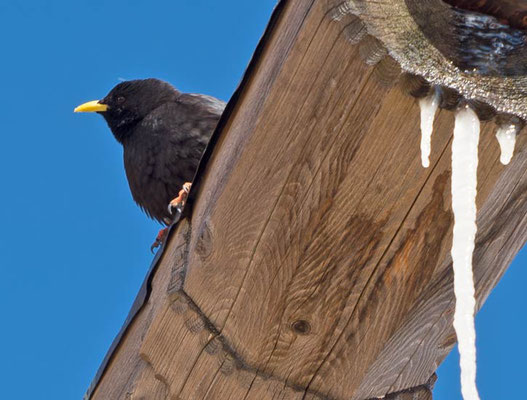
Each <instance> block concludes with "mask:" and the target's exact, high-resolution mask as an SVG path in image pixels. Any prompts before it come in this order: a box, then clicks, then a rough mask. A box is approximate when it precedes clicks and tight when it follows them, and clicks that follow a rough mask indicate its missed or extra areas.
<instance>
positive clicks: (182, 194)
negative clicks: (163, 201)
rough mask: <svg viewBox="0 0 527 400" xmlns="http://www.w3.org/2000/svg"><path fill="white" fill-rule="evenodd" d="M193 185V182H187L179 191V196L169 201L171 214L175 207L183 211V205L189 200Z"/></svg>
mask: <svg viewBox="0 0 527 400" xmlns="http://www.w3.org/2000/svg"><path fill="white" fill-rule="evenodd" d="M191 186H192V183H190V182H186V183H185V184H184V185H183V189H181V190H180V191H179V194H178V197H176V198H175V199H174V200H172V201H171V202H170V203H168V213H169V214H170V215H173V210H174V209H175V210H177V211H179V212H180V213H181V212H182V211H183V207H184V206H185V203H186V201H187V197H188V194H189V192H190V188H191Z"/></svg>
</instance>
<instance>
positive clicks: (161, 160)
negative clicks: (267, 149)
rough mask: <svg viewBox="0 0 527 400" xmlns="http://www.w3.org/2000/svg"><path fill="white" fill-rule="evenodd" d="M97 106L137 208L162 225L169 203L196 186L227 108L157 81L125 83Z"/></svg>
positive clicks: (222, 103) (213, 99)
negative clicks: (194, 182)
mask: <svg viewBox="0 0 527 400" xmlns="http://www.w3.org/2000/svg"><path fill="white" fill-rule="evenodd" d="M98 103H100V104H102V105H106V106H107V109H106V110H105V111H98V112H100V113H101V115H102V116H103V117H104V119H105V120H106V122H107V123H108V126H109V127H110V129H111V131H112V133H113V134H114V136H115V138H116V139H117V141H119V142H120V143H121V144H122V145H123V149H124V166H125V170H126V176H127V178H128V183H129V185H130V190H131V192H132V196H133V198H134V200H135V201H136V202H137V204H138V205H139V206H140V207H141V208H142V209H143V210H144V211H145V212H146V213H147V214H148V215H149V216H150V217H151V218H154V219H156V220H158V221H160V222H161V223H163V222H165V220H166V218H170V215H169V212H168V210H167V205H168V204H169V202H170V201H171V200H172V199H174V198H175V197H177V196H178V192H179V191H180V190H181V187H182V185H183V184H184V183H185V182H190V181H192V179H193V177H194V173H195V172H196V169H197V167H198V163H199V160H200V158H201V155H202V153H203V151H204V150H205V147H206V145H207V143H208V141H209V139H210V136H211V135H212V132H213V131H214V129H215V127H216V125H217V123H218V120H219V118H220V116H221V114H222V112H223V109H224V107H225V103H224V102H222V101H220V100H217V99H215V98H213V97H210V96H205V95H200V94H188V93H181V92H179V91H178V90H176V89H175V88H174V87H172V86H171V85H170V84H168V83H166V82H163V81H160V80H158V79H144V80H133V81H127V82H122V83H120V84H118V85H117V86H115V87H114V88H113V89H112V90H111V91H110V93H108V95H107V96H106V97H105V98H104V99H102V100H100V101H99V102H98Z"/></svg>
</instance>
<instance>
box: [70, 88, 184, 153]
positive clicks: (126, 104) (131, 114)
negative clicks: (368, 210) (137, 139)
mask: <svg viewBox="0 0 527 400" xmlns="http://www.w3.org/2000/svg"><path fill="white" fill-rule="evenodd" d="M178 96H179V92H178V91H177V90H176V89H175V88H174V87H173V86H172V85H170V84H169V83H167V82H163V81H161V80H159V79H153V78H150V79H137V80H133V81H125V82H121V83H119V84H118V85H117V86H115V87H114V88H113V89H112V90H110V92H109V93H108V94H107V95H106V97H104V98H103V99H101V100H94V101H89V102H87V103H84V104H82V105H80V106H78V107H77V108H75V110H74V111H75V112H96V113H99V114H101V115H102V116H103V117H104V119H105V120H106V122H107V123H108V126H109V127H110V129H111V131H112V132H113V134H114V136H115V138H116V139H117V140H118V141H119V142H121V143H122V142H123V140H125V139H126V137H128V136H129V135H130V134H131V133H132V132H133V128H134V127H135V125H137V124H138V123H139V122H140V121H141V120H142V119H143V118H144V117H146V116H147V115H148V114H149V113H150V112H151V111H153V110H155V109H156V108H158V107H159V106H161V105H163V104H165V103H169V102H173V101H175V100H176V99H177V97H178Z"/></svg>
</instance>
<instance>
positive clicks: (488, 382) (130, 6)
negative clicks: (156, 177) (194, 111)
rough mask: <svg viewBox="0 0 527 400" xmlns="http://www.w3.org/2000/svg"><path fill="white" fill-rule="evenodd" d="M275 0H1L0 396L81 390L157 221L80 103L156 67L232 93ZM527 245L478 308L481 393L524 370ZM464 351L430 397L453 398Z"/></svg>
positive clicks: (504, 391)
mask: <svg viewBox="0 0 527 400" xmlns="http://www.w3.org/2000/svg"><path fill="white" fill-rule="evenodd" d="M273 6H274V0H259V1H247V0H231V1H224V2H215V1H209V0H192V1H190V0H171V1H168V0H167V1H151V2H148V3H146V2H144V1H139V0H135V1H132V0H130V1H122V0H113V1H107V2H74V1H65V0H55V1H53V0H50V1H43V0H39V1H36V0H33V1H22V0H5V1H2V2H1V3H0V36H1V37H2V40H1V42H2V52H3V57H2V62H1V63H0V74H1V75H0V76H2V78H3V79H2V84H1V96H0V110H1V115H2V133H1V135H2V139H3V143H2V146H0V178H1V182H2V186H1V187H2V196H1V200H0V201H1V204H2V207H0V221H1V223H0V274H1V279H0V307H1V311H2V319H3V325H2V326H3V329H1V330H0V343H2V344H3V350H2V361H3V362H2V363H1V365H0V382H2V395H1V398H2V399H37V398H38V399H53V400H62V399H75V398H80V397H81V396H82V395H83V393H84V391H85V390H86V388H87V387H88V385H89V383H90V381H91V379H92V377H93V376H94V374H95V371H96V369H97V367H98V365H99V363H100V362H101V360H102V358H103V356H104V354H105V353H106V350H107V349H108V347H109V345H110V343H111V341H112V339H113V337H114V336H115V334H116V333H117V331H118V330H119V328H120V326H121V324H122V322H123V321H124V318H125V316H126V314H127V312H128V310H129V308H130V305H131V303H132V301H133V298H134V297H135V294H136V292H137V290H138V288H139V286H140V284H141V282H142V280H143V277H144V274H145V272H146V270H147V268H148V266H149V264H150V261H151V259H152V256H151V254H150V252H149V249H148V247H149V244H150V243H151V241H152V239H153V237H154V236H155V234H156V233H157V230H158V229H159V226H158V225H156V224H155V223H154V222H152V221H150V220H148V219H147V218H146V217H145V215H143V214H142V213H141V212H140V210H139V209H138V208H137V207H136V206H135V204H134V203H133V201H132V199H131V197H130V194H129V189H128V186H127V183H126V179H125V175H124V170H123V166H122V153H121V148H120V146H119V145H118V144H117V143H116V142H115V140H114V139H113V137H112V135H111V134H110V132H109V130H108V129H107V127H106V125H105V123H104V121H103V119H102V118H100V117H97V116H94V115H78V114H77V115H76V114H73V113H72V110H73V107H74V106H76V105H78V104H79V103H81V102H84V101H87V100H92V99H95V98H98V97H102V96H103V95H104V94H106V93H107V91H108V90H109V89H110V88H112V87H113V86H114V85H115V84H117V83H118V81H119V79H133V78H142V77H158V78H162V79H165V80H168V81H170V82H172V83H173V84H174V85H175V86H177V87H178V88H179V89H181V90H183V91H192V92H199V93H207V94H211V95H214V96H216V97H219V98H222V99H224V100H228V99H229V97H230V95H231V94H232V92H233V90H234V88H235V87H236V85H237V83H238V81H239V80H240V78H241V76H242V73H243V71H244V69H245V66H246V64H247V62H248V60H249V58H250V56H251V54H252V52H253V50H254V48H255V46H256V43H257V41H258V39H259V37H260V35H261V33H262V32H263V29H264V27H265V25H266V22H267V20H268V18H269V15H270V13H271V10H272V7H273ZM28 244H29V246H28ZM526 260H527V254H525V252H524V254H523V255H522V256H520V257H519V258H518V259H517V260H516V262H515V263H514V265H513V266H512V267H511V269H510V270H509V272H508V273H507V275H506V276H505V278H504V280H503V282H502V283H501V284H500V286H499V287H498V289H497V290H496V291H495V292H494V293H493V295H492V296H491V297H490V299H489V301H488V303H487V305H486V306H485V308H484V309H483V311H482V312H481V314H480V316H479V318H478V334H479V339H478V346H479V354H478V356H479V361H480V363H479V385H480V389H481V393H482V395H483V397H484V398H486V399H505V398H508V397H509V396H513V395H515V394H517V390H518V389H517V387H518V382H521V381H520V379H522V378H523V370H524V367H523V365H524V359H525V358H526V356H527V354H526V350H525V347H524V346H522V343H523V335H524V331H525V328H526V321H527V317H526V314H525V309H526V306H527V304H526V303H527V298H526V295H525V291H524V290H522V289H523V286H524V284H525V282H526V271H525V268H524V266H525V263H526ZM457 374H458V372H457V369H456V361H455V355H454V357H452V356H451V357H450V358H449V359H448V360H447V362H446V363H445V364H444V366H442V367H441V368H440V370H439V382H438V384H437V390H436V396H437V397H436V398H437V399H441V400H442V399H448V400H456V399H459V395H458V393H459V388H458V375H457Z"/></svg>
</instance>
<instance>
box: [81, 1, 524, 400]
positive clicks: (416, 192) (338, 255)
mask: <svg viewBox="0 0 527 400" xmlns="http://www.w3.org/2000/svg"><path fill="white" fill-rule="evenodd" d="M280 7H281V8H279V10H278V12H277V13H276V14H275V17H274V19H273V24H272V26H271V28H270V29H269V30H268V32H267V34H266V36H265V37H264V42H263V45H262V46H261V53H260V55H259V57H257V59H256V60H254V61H253V64H252V67H251V68H250V69H249V72H248V75H247V76H246V77H245V80H244V84H243V85H242V87H241V89H240V91H239V93H238V95H237V96H236V99H234V100H233V101H232V102H231V103H230V104H229V108H228V112H227V114H226V116H224V118H223V120H222V122H221V123H220V126H219V129H218V131H217V132H216V135H215V138H214V140H213V144H212V146H211V148H210V149H209V152H208V153H207V159H208V162H207V163H206V165H205V166H202V169H201V170H200V175H199V177H198V179H199V182H200V190H199V192H198V193H197V195H196V198H195V203H194V204H193V208H192V213H191V215H190V217H189V218H187V219H184V220H182V221H180V223H179V224H178V225H177V226H176V227H174V228H173V232H172V235H171V236H170V240H169V242H168V244H167V246H166V249H165V251H164V254H163V256H162V258H161V260H160V261H159V263H158V266H157V269H156V270H155V273H154V275H153V278H152V281H151V290H150V292H149V296H148V299H147V301H146V303H145V305H144V306H143V307H142V308H140V309H139V311H138V313H137V315H136V316H135V318H134V319H133V321H132V322H131V324H130V325H129V326H128V328H127V330H126V331H125V332H124V335H123V336H122V337H121V338H120V341H119V345H118V346H117V347H116V349H115V351H114V353H113V356H112V357H111V358H110V359H109V363H108V365H107V367H106V368H105V369H104V373H103V374H102V377H101V379H100V380H98V382H97V383H98V384H97V385H96V387H95V388H94V391H93V392H92V393H90V395H91V397H92V398H93V399H121V398H127V399H134V398H136V399H137V398H148V399H150V398H152V399H166V398H177V399H198V398H199V399H228V398H231V399H260V400H261V399H275V398H279V399H299V400H300V399H317V398H318V399H320V398H329V399H357V400H362V399H370V398H378V397H382V396H386V398H390V399H398V400H403V399H407V398H412V399H416V398H417V399H423V400H424V399H430V398H431V391H430V387H431V382H432V381H431V380H430V379H431V378H430V377H431V376H433V375H434V371H435V370H436V368H437V366H438V365H439V363H440V362H441V361H442V360H443V359H444V357H445V356H446V355H447V354H448V352H449V351H450V350H451V348H452V346H453V345H454V343H455V336H454V333H453V330H452V327H451V326H452V317H453V315H452V312H453V302H454V296H453V290H452V272H451V265H450V263H451V260H450V256H449V251H450V245H451V240H452V239H451V231H452V215H451V211H450V143H451V138H452V130H453V116H452V114H451V113H450V112H448V111H445V110H442V111H441V112H440V113H439V115H438V119H437V121H436V124H435V134H434V137H433V141H432V148H433V152H432V159H431V161H432V162H431V167H430V168H428V169H423V168H422V167H421V165H420V156H419V145H418V136H419V110H418V107H417V106H416V104H415V100H414V99H413V98H411V97H408V96H405V95H404V94H402V92H401V90H400V89H399V87H398V86H397V85H392V86H390V85H387V82H386V79H379V77H386V76H387V75H389V74H387V73H386V71H384V70H383V68H384V69H386V68H388V70H389V69H390V68H391V67H390V66H389V64H386V63H385V61H384V60H377V61H380V62H379V63H378V64H376V65H375V66H370V65H367V64H366V63H365V62H364V61H363V59H364V57H363V56H364V54H365V52H364V51H361V48H362V47H361V45H351V44H350V43H349V40H348V38H347V37H346V29H345V28H343V26H345V25H340V24H337V23H334V22H333V21H332V20H331V19H330V18H329V17H328V15H329V14H328V13H329V10H328V8H327V3H326V2H325V1H316V0H310V1H306V0H291V1H283V2H282V3H281V6H280ZM362 46H364V43H363V44H362ZM368 46H369V45H368ZM361 55H362V57H361ZM386 62H388V63H389V62H390V61H389V60H388V61H386ZM387 65H388V67H387ZM481 138H482V140H481V146H480V168H479V171H478V178H479V188H478V189H479V194H478V208H479V210H480V211H479V214H478V226H479V233H478V237H477V248H476V253H475V258H474V269H475V275H476V285H477V296H478V304H479V305H481V304H482V302H483V301H484V300H485V299H486V297H487V295H488V294H489V292H490V290H491V289H492V288H493V287H494V285H495V284H496V283H497V281H498V280H499V278H500V277H501V275H502V274H503V272H504V271H505V269H506V268H507V266H508V265H509V263H510V261H511V260H512V258H513V257H514V255H515V254H516V253H517V252H518V251H519V249H520V248H521V246H522V245H523V243H524V242H525V240H526V234H527V217H525V215H526V211H527V195H526V194H525V193H526V192H525V187H526V185H527V175H526V173H524V171H526V170H527V149H526V148H525V141H526V139H525V138H524V137H523V136H522V137H520V140H519V143H518V146H517V149H518V154H517V155H516V157H515V158H514V159H513V162H512V163H511V164H510V165H509V166H507V167H503V166H502V165H501V164H500V163H499V149H498V145H497V143H496V142H495V138H494V126H493V125H492V124H490V123H487V124H485V125H483V126H482V133H481ZM410 396H411V397H410Z"/></svg>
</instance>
